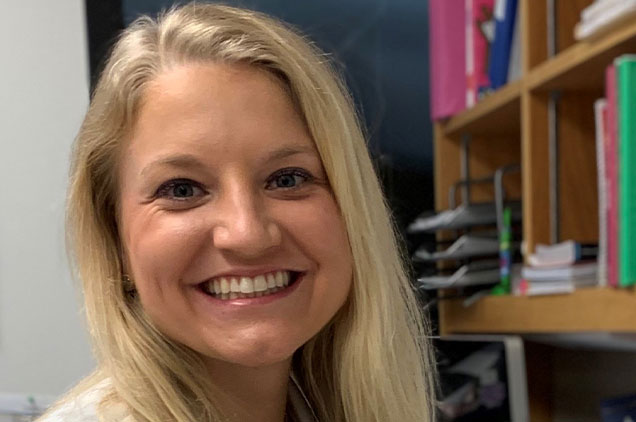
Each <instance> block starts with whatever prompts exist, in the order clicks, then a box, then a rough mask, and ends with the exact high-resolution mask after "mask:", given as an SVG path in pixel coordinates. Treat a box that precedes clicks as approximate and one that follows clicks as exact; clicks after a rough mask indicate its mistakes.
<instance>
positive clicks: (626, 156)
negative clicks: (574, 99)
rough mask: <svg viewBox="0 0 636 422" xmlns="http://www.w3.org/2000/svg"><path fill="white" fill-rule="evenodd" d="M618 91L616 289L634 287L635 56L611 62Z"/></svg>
mask: <svg viewBox="0 0 636 422" xmlns="http://www.w3.org/2000/svg"><path fill="white" fill-rule="evenodd" d="M614 64H615V66H616V86H617V88H618V90H617V94H618V102H617V104H618V107H617V108H618V134H619V135H618V139H619V141H618V159H619V163H618V164H619V167H618V180H619V184H618V186H619V197H620V203H619V211H618V212H619V217H618V218H619V221H620V231H619V232H618V239H619V242H618V244H619V273H618V275H619V278H618V282H619V285H620V286H632V285H634V284H636V121H634V116H636V55H624V56H621V57H619V58H617V59H616V60H615V62H614Z"/></svg>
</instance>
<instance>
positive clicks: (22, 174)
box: [0, 0, 94, 395]
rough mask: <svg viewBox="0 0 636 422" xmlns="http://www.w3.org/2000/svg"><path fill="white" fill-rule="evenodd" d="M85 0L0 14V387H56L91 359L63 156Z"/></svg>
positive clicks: (7, 4) (84, 74)
mask: <svg viewBox="0 0 636 422" xmlns="http://www.w3.org/2000/svg"><path fill="white" fill-rule="evenodd" d="M83 3H84V2H83V0H55V1H51V0H4V1H2V9H1V13H0V146H1V149H0V392H15V393H41V394H53V395H59V394H61V393H62V392H63V391H65V390H66V389H67V388H68V387H70V386H71V385H72V384H74V383H75V382H76V381H78V380H79V379H80V378H82V377H83V376H84V375H86V374H88V373H89V372H90V370H91V369H92V367H93V366H94V362H93V360H92V357H91V354H90V349H89V346H88V340H87V336H86V334H85V332H84V323H83V319H82V317H81V315H80V311H79V309H80V307H79V306H78V305H79V300H78V298H79V294H78V293H77V289H75V286H74V282H72V281H71V277H70V275H69V270H68V268H67V259H66V255H65V252H64V240H63V231H64V228H63V215H64V196H65V190H66V175H67V171H68V161H69V160H68V157H69V150H70V145H71V143H72V140H73V138H74V136H75V134H76V132H77V129H78V127H79V124H80V122H81V119H82V116H83V113H84V111H85V109H86V106H87V104H88V80H89V76H88V57H87V38H86V28H85V15H84V6H83Z"/></svg>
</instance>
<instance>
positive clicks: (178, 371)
mask: <svg viewBox="0 0 636 422" xmlns="http://www.w3.org/2000/svg"><path fill="white" fill-rule="evenodd" d="M192 62H223V63H239V62H240V63H247V64H250V65H253V66H256V67H259V68H262V69H265V70H267V71H269V72H271V73H273V74H274V75H276V76H277V77H278V78H280V79H281V80H282V81H283V82H284V83H285V84H286V86H287V87H288V89H289V92H290V94H291V96H292V99H293V100H294V102H295V104H296V106H297V108H298V111H299V113H300V115H301V116H302V117H303V119H304V120H305V122H306V125H307V128H308V130H309V132H310V134H311V136H312V138H313V140H314V142H315V144H316V147H317V149H318V151H319V153H320V156H321V158H322V161H323V164H324V168H325V171H326V173H327V175H328V178H329V180H330V183H331V186H332V190H333V194H334V197H335V199H336V201H337V202H338V204H339V207H340V210H341V213H342V216H343V219H344V222H345V226H346V230H347V233H348V236H349V241H350V246H351V251H352V256H353V260H354V279H353V284H352V290H351V292H350V297H349V300H348V303H347V305H346V306H345V307H343V308H342V309H341V310H340V311H339V313H338V314H337V315H336V316H335V317H334V319H333V320H332V321H331V322H330V323H329V324H328V326H327V327H324V328H323V330H322V331H321V332H320V333H319V334H317V335H316V336H315V337H314V338H313V339H311V340H310V341H309V342H308V343H307V344H305V345H304V346H303V347H302V349H301V350H300V351H299V352H298V354H297V355H298V356H297V357H298V360H297V361H296V363H297V365H296V366H297V371H298V375H299V377H300V380H301V382H302V384H303V387H304V389H305V390H306V394H307V396H308V398H309V401H310V402H311V404H312V406H313V407H314V410H315V411H316V413H317V415H318V417H319V419H320V420H322V421H324V422H339V421H355V422H372V421H377V422H380V421H381V422H391V421H395V422H404V421H421V422H431V421H433V420H434V409H433V385H434V368H433V363H432V359H431V354H430V347H429V344H428V341H427V337H426V334H427V329H426V327H425V320H424V318H423V316H422V315H421V313H420V311H419V307H418V305H417V302H416V298H415V296H414V294H413V291H412V290H411V287H410V283H409V281H408V278H407V276H406V274H405V270H404V267H403V260H402V259H403V257H402V256H401V255H400V252H399V251H400V249H399V248H398V244H397V241H396V236H395V233H394V230H393V226H392V223H391V219H390V216H389V212H388V208H387V206H386V204H385V202H384V198H383V195H382V192H381V189H380V185H379V183H378V179H377V177H376V175H375V172H374V169H373V166H372V163H371V160H370V157H369V154H368V151H367V148H366V144H365V141H364V137H363V134H362V130H361V128H360V125H359V122H358V119H357V117H356V114H355V111H354V107H353V103H352V100H351V98H350V96H349V95H348V93H347V89H346V88H345V86H344V84H343V82H342V78H341V77H340V76H339V75H338V74H337V72H336V71H335V70H334V68H333V66H332V64H331V63H330V62H329V60H327V59H326V58H325V55H324V54H323V53H321V52H320V51H319V50H318V49H317V48H315V47H314V46H312V45H311V44H310V43H308V42H307V41H306V40H305V39H304V38H303V37H302V36H300V35H298V34H297V33H296V32H294V31H293V30H291V29H290V28H288V27H286V26H285V25H284V24H282V23H280V22H277V21H275V20H273V19H272V18H269V17H267V16H264V15H262V14H259V13H256V12H252V11H247V10H241V9H237V8H232V7H227V6H220V5H212V4H205V3H190V4H188V5H185V6H182V7H176V8H172V9H170V10H169V11H167V12H165V13H163V14H162V15H160V16H159V17H158V18H157V19H156V20H153V19H151V18H149V17H141V18H139V19H137V20H136V21H135V22H133V23H132V25H130V27H129V28H127V29H126V30H125V31H124V32H123V34H122V36H121V38H120V39H119V40H118V42H117V44H116V45H115V47H114V50H113V52H112V54H111V56H110V58H109V60H108V62H107V63H106V66H105V69H104V71H103V73H102V75H101V78H100V80H99V82H98V84H97V87H96V89H95V92H94V96H93V98H92V101H91V105H90V108H89V110H88V112H87V115H86V118H85V120H84V122H83V124H82V127H81V129H80V132H79V135H78V138H77V140H76V143H75V146H74V151H73V163H72V169H71V181H70V191H69V197H68V214H67V218H68V221H67V224H68V227H69V244H70V245H71V247H72V250H73V256H74V264H75V267H76V268H77V272H78V274H77V275H78V277H79V278H80V279H81V280H82V285H83V290H84V297H85V303H86V315H87V319H88V323H89V329H90V334H91V337H92V339H93V342H94V347H95V352H96V355H97V360H98V364H99V370H98V372H97V373H96V374H95V375H94V376H93V377H92V378H91V379H90V380H89V381H87V382H85V383H84V384H83V385H82V386H81V387H80V388H79V389H78V390H76V391H75V392H73V393H72V395H73V394H78V391H79V390H86V389H87V388H89V387H90V386H91V385H95V384H96V383H97V382H99V381H100V380H102V379H104V378H109V379H110V380H111V385H112V387H111V391H110V393H109V394H107V395H106V397H105V399H104V400H103V401H102V403H101V406H100V413H101V418H102V420H127V421H128V420H131V421H137V422H142V421H145V422H157V421H179V422H185V421H188V422H191V421H195V420H199V421H200V420H212V421H218V420H222V417H221V415H220V414H219V413H218V411H217V410H216V406H215V405H214V403H213V402H212V401H211V400H210V398H209V397H210V394H209V392H210V389H213V388H214V385H213V380H209V379H207V377H205V376H203V375H202V374H204V373H205V371H204V370H203V369H202V365H203V363H202V359H201V357H200V356H198V355H197V353H196V352H194V351H192V350H191V349H189V348H187V347H185V346H184V345H181V344H178V343H176V342H173V341H171V340H170V339H168V338H166V337H165V336H164V335H162V333H160V332H159V331H157V330H156V329H155V328H154V326H153V324H152V323H151V322H150V321H149V320H148V318H147V316H146V315H145V313H144V312H143V310H142V309H141V306H140V304H139V301H138V300H135V298H134V297H133V298H131V297H130V295H129V292H128V291H127V288H126V286H125V283H124V281H123V280H122V256H121V254H122V251H121V245H120V239H119V235H118V226H117V209H118V203H117V181H116V180H115V174H116V173H117V171H116V166H117V162H116V158H117V155H118V154H117V152H118V150H119V147H120V145H121V142H122V140H124V139H125V138H126V136H127V134H128V131H129V130H130V129H131V126H132V125H133V123H134V121H135V116H136V113H137V112H138V109H139V107H140V102H141V100H142V97H143V95H144V88H145V87H146V86H147V84H148V83H149V82H151V81H152V80H153V78H155V77H156V76H157V75H158V74H159V73H161V72H163V71H165V70H166V69H169V68H170V67H173V66H178V65H180V64H187V63H192Z"/></svg>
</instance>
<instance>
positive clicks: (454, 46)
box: [428, 0, 466, 120]
mask: <svg viewBox="0 0 636 422" xmlns="http://www.w3.org/2000/svg"><path fill="white" fill-rule="evenodd" d="M428 5H429V31H430V36H429V43H430V45H429V51H430V72H431V73H430V88H431V89H430V92H431V97H430V101H431V118H432V119H433V120H439V119H442V118H445V117H448V116H452V115H453V114H456V113H458V112H460V111H462V110H464V109H465V108H466V71H465V70H466V54H465V33H464V29H465V26H464V19H465V18H464V14H465V0H429V3H428Z"/></svg>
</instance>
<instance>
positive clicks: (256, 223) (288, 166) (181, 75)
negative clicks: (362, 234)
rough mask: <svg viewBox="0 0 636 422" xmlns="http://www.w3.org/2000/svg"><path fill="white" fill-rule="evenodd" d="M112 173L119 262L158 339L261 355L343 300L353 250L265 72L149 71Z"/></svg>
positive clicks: (202, 67) (265, 357)
mask: <svg viewBox="0 0 636 422" xmlns="http://www.w3.org/2000/svg"><path fill="white" fill-rule="evenodd" d="M119 180H120V182H119V189H120V198H119V199H120V211H121V213H120V232H121V238H122V242H123V246H124V249H125V256H126V267H127V268H126V269H127V272H128V274H130V275H131V278H132V279H133V280H134V282H135V285H136V287H137V291H138V294H139V298H140V300H141V304H142V306H143V308H144V310H145V312H146V313H147V314H148V315H149V317H150V318H151V319H152V321H153V322H154V324H155V325H156V326H157V327H158V328H159V330H160V331H162V332H163V333H164V334H165V335H167V336H168V337H170V338H171V339H173V340H175V341H177V342H180V343H182V344H185V345H187V346H189V347H190V348H192V349H194V350H196V351H198V352H200V353H201V354H203V355H204V356H206V357H208V358H210V359H212V360H214V361H217V362H230V363H235V364H240V365H246V366H252V367H255V366H261V365H268V364H273V363H276V362H282V361H285V360H288V359H289V358H290V357H291V355H292V354H293V352H294V351H295V350H296V349H298V348H299V347H300V346H302V345H303V344H304V343H305V342H306V341H307V340H309V339H310V338H311V337H313V336H314V335H315V334H317V333H318V331H319V330H320V329H321V328H322V327H324V326H325V325H326V324H327V323H328V321H329V320H330V319H331V318H332V317H333V316H334V315H335V313H336V312H337V311H338V309H340V307H341V306H342V305H343V304H344V302H345V301H346V298H347V295H348V293H349V290H350V285H351V279H352V259H351V252H350V249H349V244H348V240H347V235H346V232H345V228H344V224H343V221H342V219H341V215H340V212H339V209H338V206H337V204H336V202H335V200H334V197H333V195H332V193H331V190H330V188H329V185H328V182H327V177H326V174H325V172H324V169H323V168H322V163H321V160H320V156H319V154H318V152H317V151H316V148H315V146H314V144H313V141H312V139H311V137H310V136H309V134H308V132H307V129H306V127H305V125H304V123H303V121H302V119H301V118H300V116H299V115H298V113H297V111H296V110H295V108H294V106H293V104H292V101H291V100H290V98H289V95H288V94H287V92H286V90H285V88H284V87H283V86H282V83H281V82H279V81H278V80H277V79H276V78H275V77H274V76H272V75H270V74H269V73H267V72H265V71H263V70H259V69H256V68H253V67H249V66H247V65H223V64H192V65H184V66H180V67H177V68H174V69H172V70H169V71H167V72H165V73H163V74H161V75H160V76H158V77H157V78H156V79H155V80H154V81H153V83H152V84H151V86H149V88H148V90H147V91H146V94H145V97H144V100H143V104H142V106H141V110H140V112H139V115H138V118H137V121H136V124H135V127H134V129H133V131H132V134H131V137H130V141H129V142H128V143H127V144H126V145H125V146H124V148H123V150H122V154H121V157H120V166H119ZM286 278H289V282H288V283H287V285H284V284H285V279H286ZM277 282H278V284H277ZM281 284H282V286H281ZM215 285H216V286H215ZM215 287H216V291H215ZM233 290H234V291H233Z"/></svg>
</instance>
